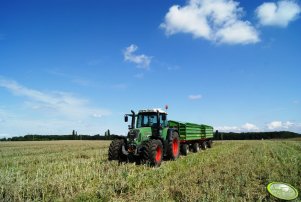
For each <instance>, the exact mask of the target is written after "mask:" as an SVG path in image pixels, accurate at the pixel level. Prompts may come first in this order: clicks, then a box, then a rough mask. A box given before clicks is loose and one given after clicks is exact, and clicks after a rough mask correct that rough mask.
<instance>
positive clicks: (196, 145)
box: [192, 142, 200, 153]
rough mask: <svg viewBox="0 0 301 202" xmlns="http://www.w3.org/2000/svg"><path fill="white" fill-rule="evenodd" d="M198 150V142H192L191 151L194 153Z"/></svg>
mask: <svg viewBox="0 0 301 202" xmlns="http://www.w3.org/2000/svg"><path fill="white" fill-rule="evenodd" d="M199 150H200V146H199V143H197V142H195V143H193V145H192V151H193V152H194V153H196V152H198V151H199Z"/></svg>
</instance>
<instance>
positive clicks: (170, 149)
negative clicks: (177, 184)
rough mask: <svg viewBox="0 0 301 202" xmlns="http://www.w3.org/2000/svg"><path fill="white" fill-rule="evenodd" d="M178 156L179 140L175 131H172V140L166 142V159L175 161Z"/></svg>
mask: <svg viewBox="0 0 301 202" xmlns="http://www.w3.org/2000/svg"><path fill="white" fill-rule="evenodd" d="M179 154H180V139H179V134H178V132H177V131H173V133H172V138H171V139H170V140H169V142H168V146H167V157H168V158H169V159H170V160H176V159H177V158H178V157H179Z"/></svg>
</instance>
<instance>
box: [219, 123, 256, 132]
mask: <svg viewBox="0 0 301 202" xmlns="http://www.w3.org/2000/svg"><path fill="white" fill-rule="evenodd" d="M216 129H217V130H219V131H222V132H256V131H259V128H258V127H257V126H256V125H254V124H252V123H245V124H243V125H242V126H219V127H216Z"/></svg>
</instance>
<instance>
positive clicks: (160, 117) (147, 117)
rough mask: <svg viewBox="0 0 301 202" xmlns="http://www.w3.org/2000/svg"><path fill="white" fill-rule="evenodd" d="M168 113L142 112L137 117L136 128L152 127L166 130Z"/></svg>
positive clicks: (159, 110) (156, 110) (156, 111)
mask: <svg viewBox="0 0 301 202" xmlns="http://www.w3.org/2000/svg"><path fill="white" fill-rule="evenodd" d="M166 115H167V113H166V112H165V111H163V110H161V109H151V110H140V111H139V113H138V115H137V125H136V128H142V127H152V128H156V127H158V124H159V127H160V128H165V127H167V120H166Z"/></svg>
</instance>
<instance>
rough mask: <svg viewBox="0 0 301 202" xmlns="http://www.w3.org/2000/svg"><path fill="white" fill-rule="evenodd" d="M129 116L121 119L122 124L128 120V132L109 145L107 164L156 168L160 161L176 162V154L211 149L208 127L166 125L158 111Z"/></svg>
mask: <svg viewBox="0 0 301 202" xmlns="http://www.w3.org/2000/svg"><path fill="white" fill-rule="evenodd" d="M131 112H132V113H131V114H125V117H124V120H125V122H128V118H129V117H130V118H131V125H129V132H128V134H127V136H119V137H118V138H117V139H115V140H113V141H112V143H111V144H110V147H109V152H108V159H109V160H118V161H119V162H123V161H126V162H136V163H137V164H140V163H148V164H150V165H151V166H159V165H160V164H161V161H162V159H163V158H164V159H170V160H176V159H177V158H178V157H179V155H180V153H181V154H183V155H187V154H188V153H189V151H193V152H198V151H199V149H206V148H211V147H212V138H213V127H211V126H207V125H203V124H194V123H184V122H178V121H168V120H167V113H166V112H165V111H164V110H162V109H145V110H140V111H139V112H138V113H137V114H136V113H135V112H134V111H133V110H132V111H131Z"/></svg>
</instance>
